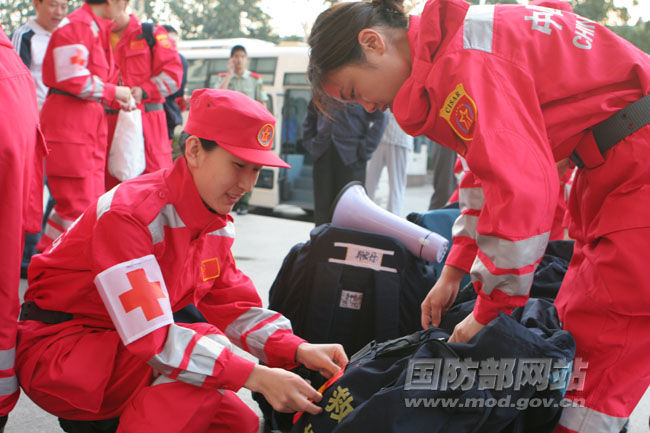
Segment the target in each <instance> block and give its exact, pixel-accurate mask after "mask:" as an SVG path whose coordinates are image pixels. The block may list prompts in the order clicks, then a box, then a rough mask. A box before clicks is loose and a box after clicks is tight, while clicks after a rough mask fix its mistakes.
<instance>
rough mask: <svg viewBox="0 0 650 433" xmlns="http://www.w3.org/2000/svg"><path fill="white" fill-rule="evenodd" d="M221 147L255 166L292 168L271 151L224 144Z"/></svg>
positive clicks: (220, 144)
mask: <svg viewBox="0 0 650 433" xmlns="http://www.w3.org/2000/svg"><path fill="white" fill-rule="evenodd" d="M219 146H221V147H223V148H224V149H226V150H227V151H228V152H230V153H232V154H233V155H235V156H236V157H238V158H241V159H243V160H244V161H247V162H250V163H253V164H257V165H266V166H268V167H284V168H291V166H290V165H289V164H287V163H286V162H285V161H284V160H283V159H282V158H280V157H279V156H277V155H276V154H275V153H273V151H271V150H261V149H260V150H257V149H248V148H245V147H239V146H231V145H229V144H223V143H219Z"/></svg>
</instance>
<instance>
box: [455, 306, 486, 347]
mask: <svg viewBox="0 0 650 433" xmlns="http://www.w3.org/2000/svg"><path fill="white" fill-rule="evenodd" d="M483 328H485V325H484V324H482V323H480V322H479V321H477V320H476V319H475V318H474V314H473V313H470V314H469V315H468V316H467V317H465V318H464V319H463V321H462V322H460V323H459V324H458V325H456V327H455V328H454V332H453V333H452V334H451V337H449V342H450V343H467V342H468V341H469V340H471V339H472V337H473V336H475V335H476V333H477V332H478V331H480V330H481V329H483Z"/></svg>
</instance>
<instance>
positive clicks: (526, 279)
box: [470, 256, 535, 296]
mask: <svg viewBox="0 0 650 433" xmlns="http://www.w3.org/2000/svg"><path fill="white" fill-rule="evenodd" d="M534 275H535V273H534V272H533V271H531V272H529V273H526V274H523V275H516V274H501V275H493V274H492V273H491V272H490V271H489V270H488V268H487V267H486V266H485V264H484V263H483V262H482V261H481V259H480V258H479V256H477V257H476V258H475V259H474V263H473V264H472V269H471V270H470V276H471V278H472V281H480V282H481V283H482V285H483V287H482V290H483V293H485V294H486V295H489V294H490V293H492V291H493V290H494V289H499V290H501V291H502V292H504V293H506V294H508V295H510V296H523V295H526V294H527V293H528V291H529V290H530V286H531V285H532V284H533V276H534Z"/></svg>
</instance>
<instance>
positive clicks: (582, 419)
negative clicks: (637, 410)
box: [560, 406, 627, 433]
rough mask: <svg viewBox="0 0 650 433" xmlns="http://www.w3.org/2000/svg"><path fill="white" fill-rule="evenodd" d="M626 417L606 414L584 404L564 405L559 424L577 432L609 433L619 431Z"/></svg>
mask: <svg viewBox="0 0 650 433" xmlns="http://www.w3.org/2000/svg"><path fill="white" fill-rule="evenodd" d="M626 421H627V418H624V417H623V418H622V417H617V416H611V415H606V414H604V413H602V412H598V411H596V410H594V409H590V408H588V407H584V406H577V407H573V406H571V407H565V408H564V409H563V410H562V415H561V416H560V425H561V426H563V427H565V428H568V429H569V430H572V431H575V432H577V433H610V432H618V431H621V429H622V428H623V425H625V422H626Z"/></svg>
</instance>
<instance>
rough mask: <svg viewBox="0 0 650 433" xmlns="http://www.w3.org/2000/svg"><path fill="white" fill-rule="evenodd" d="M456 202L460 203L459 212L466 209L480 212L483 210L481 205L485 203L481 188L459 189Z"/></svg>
mask: <svg viewBox="0 0 650 433" xmlns="http://www.w3.org/2000/svg"><path fill="white" fill-rule="evenodd" d="M458 200H459V201H460V207H461V209H460V210H461V211H463V210H466V209H476V210H481V209H483V203H485V195H484V194H483V188H481V187H475V188H459V189H458Z"/></svg>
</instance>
